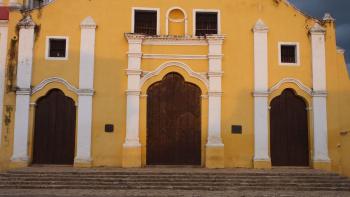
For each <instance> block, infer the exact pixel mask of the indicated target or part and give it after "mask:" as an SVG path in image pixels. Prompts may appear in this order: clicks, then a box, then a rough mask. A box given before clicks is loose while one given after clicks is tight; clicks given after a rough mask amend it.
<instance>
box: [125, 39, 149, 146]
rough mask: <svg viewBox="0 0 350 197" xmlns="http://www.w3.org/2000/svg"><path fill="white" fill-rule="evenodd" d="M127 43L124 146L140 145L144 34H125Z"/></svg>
mask: <svg viewBox="0 0 350 197" xmlns="http://www.w3.org/2000/svg"><path fill="white" fill-rule="evenodd" d="M126 38H127V40H128V43H129V52H128V70H127V75H128V90H127V108H126V137H125V143H124V145H123V146H124V148H138V147H141V144H140V140H139V116H140V87H139V86H140V79H141V57H142V40H143V38H144V36H142V35H137V34H127V35H126Z"/></svg>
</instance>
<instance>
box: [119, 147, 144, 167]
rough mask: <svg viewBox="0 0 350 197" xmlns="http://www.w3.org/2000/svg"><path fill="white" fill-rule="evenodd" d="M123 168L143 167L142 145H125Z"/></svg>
mask: <svg viewBox="0 0 350 197" xmlns="http://www.w3.org/2000/svg"><path fill="white" fill-rule="evenodd" d="M122 167H123V168H141V167H142V164H141V146H125V145H124V147H123V161H122Z"/></svg>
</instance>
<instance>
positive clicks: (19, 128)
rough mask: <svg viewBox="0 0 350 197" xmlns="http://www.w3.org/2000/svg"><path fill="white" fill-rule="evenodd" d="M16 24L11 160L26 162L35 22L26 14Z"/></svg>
mask: <svg viewBox="0 0 350 197" xmlns="http://www.w3.org/2000/svg"><path fill="white" fill-rule="evenodd" d="M18 26H19V28H20V30H19V46H18V66H17V88H18V89H17V92H16V95H17V96H16V112H15V129H14V143H13V155H12V158H11V160H12V161H13V162H26V163H27V162H28V132H29V104H30V91H31V90H30V88H31V81H32V65H33V49H34V28H35V23H34V22H33V20H32V18H31V17H30V16H29V15H28V16H26V17H25V18H24V19H22V20H21V21H20V22H19V23H18Z"/></svg>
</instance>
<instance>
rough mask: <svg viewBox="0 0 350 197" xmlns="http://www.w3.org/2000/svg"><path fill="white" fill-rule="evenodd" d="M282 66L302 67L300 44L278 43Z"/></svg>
mask: <svg viewBox="0 0 350 197" xmlns="http://www.w3.org/2000/svg"><path fill="white" fill-rule="evenodd" d="M278 47H279V56H278V58H279V59H278V61H279V64H280V65H285V66H298V65H300V53H299V43H297V42H280V43H278Z"/></svg>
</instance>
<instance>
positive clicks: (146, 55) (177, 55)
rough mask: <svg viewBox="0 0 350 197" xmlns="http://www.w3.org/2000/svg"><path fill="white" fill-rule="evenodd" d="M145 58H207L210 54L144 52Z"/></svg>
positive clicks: (143, 56)
mask: <svg viewBox="0 0 350 197" xmlns="http://www.w3.org/2000/svg"><path fill="white" fill-rule="evenodd" d="M142 58H143V59H175V60H206V59H208V55H182V54H143V55H142Z"/></svg>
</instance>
